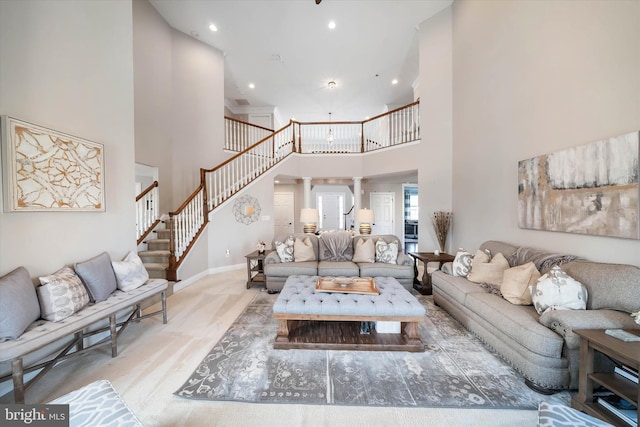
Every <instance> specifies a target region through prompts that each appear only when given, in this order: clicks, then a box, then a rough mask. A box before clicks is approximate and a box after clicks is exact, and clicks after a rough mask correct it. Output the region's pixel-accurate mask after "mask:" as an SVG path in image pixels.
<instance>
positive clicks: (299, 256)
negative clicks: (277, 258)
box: [293, 237, 316, 262]
mask: <svg viewBox="0 0 640 427" xmlns="http://www.w3.org/2000/svg"><path fill="white" fill-rule="evenodd" d="M293 259H294V260H295V262H303V261H315V260H316V253H315V252H314V251H313V244H312V243H311V239H309V238H308V237H305V238H304V239H299V238H296V241H295V243H294V244H293Z"/></svg>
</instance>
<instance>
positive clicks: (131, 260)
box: [111, 251, 149, 292]
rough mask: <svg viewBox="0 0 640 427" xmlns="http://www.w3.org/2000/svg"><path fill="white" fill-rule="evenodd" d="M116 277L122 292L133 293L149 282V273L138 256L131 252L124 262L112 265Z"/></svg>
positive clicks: (114, 262)
mask: <svg viewBox="0 0 640 427" xmlns="http://www.w3.org/2000/svg"><path fill="white" fill-rule="evenodd" d="M111 265H112V266H113V271H114V273H115V275H116V283H117V285H118V289H120V290H121V291H125V292H127V291H131V290H133V289H136V288H139V287H140V286H142V285H144V284H145V282H146V281H147V280H149V273H148V272H147V269H146V268H145V267H144V264H143V263H142V260H141V259H140V257H139V256H138V254H137V253H136V252H134V251H131V252H129V253H128V254H127V256H126V257H125V258H124V259H123V260H122V261H113V262H112V263H111Z"/></svg>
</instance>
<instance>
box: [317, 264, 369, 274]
mask: <svg viewBox="0 0 640 427" xmlns="http://www.w3.org/2000/svg"><path fill="white" fill-rule="evenodd" d="M359 273H360V270H359V269H358V265H357V264H356V263H354V262H351V261H320V262H318V276H351V277H357V276H358V275H359Z"/></svg>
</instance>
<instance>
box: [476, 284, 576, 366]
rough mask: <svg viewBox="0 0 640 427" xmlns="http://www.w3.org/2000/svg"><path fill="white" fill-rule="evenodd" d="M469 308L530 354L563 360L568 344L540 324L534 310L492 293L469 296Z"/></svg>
mask: <svg viewBox="0 0 640 427" xmlns="http://www.w3.org/2000/svg"><path fill="white" fill-rule="evenodd" d="M465 305H466V307H467V308H468V309H470V310H471V311H473V312H474V313H476V314H477V315H478V316H480V317H481V318H482V319H484V320H486V321H487V322H488V323H489V324H491V325H496V327H497V328H498V329H499V331H500V332H501V333H503V334H506V335H507V336H509V338H511V339H513V340H514V341H516V342H517V343H518V344H520V345H521V346H523V347H524V348H526V349H527V350H529V351H531V352H533V353H535V354H540V355H543V356H547V357H553V358H558V359H560V358H561V357H562V346H563V343H564V340H563V339H562V337H561V336H559V335H558V334H556V333H555V332H553V331H552V330H550V329H549V328H547V327H545V326H543V325H541V324H540V323H539V322H538V313H536V310H535V309H534V308H533V307H531V306H522V305H513V304H511V303H509V302H508V301H506V300H504V299H503V298H501V297H499V296H497V295H493V294H490V293H469V294H467V298H466V304H465Z"/></svg>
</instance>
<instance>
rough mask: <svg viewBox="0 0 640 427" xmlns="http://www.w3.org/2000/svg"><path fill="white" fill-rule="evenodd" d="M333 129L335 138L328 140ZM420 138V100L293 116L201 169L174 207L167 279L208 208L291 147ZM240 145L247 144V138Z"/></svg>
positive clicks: (360, 149) (348, 147)
mask: <svg viewBox="0 0 640 427" xmlns="http://www.w3.org/2000/svg"><path fill="white" fill-rule="evenodd" d="M229 120H230V121H234V120H235V119H229ZM238 122H240V121H238ZM263 129H266V128H263ZM266 130H269V129H266ZM329 130H331V133H332V136H333V140H332V142H329V141H327V137H328V133H329ZM419 139H420V105H419V101H416V102H413V103H411V104H408V105H406V106H404V107H400V108H396V109H394V110H391V111H389V112H387V113H384V114H380V115H378V116H375V117H373V118H371V119H368V120H365V121H363V122H332V123H330V122H319V123H301V122H297V121H290V122H289V124H288V125H287V126H285V127H283V128H281V129H279V130H277V131H275V132H272V133H270V134H269V135H268V136H266V137H264V138H262V139H261V140H259V141H258V142H256V143H255V144H252V145H250V146H248V147H247V148H245V149H243V150H241V151H240V152H238V153H237V154H236V155H234V156H233V157H231V158H230V159H228V160H226V161H225V162H223V163H221V164H220V165H218V166H216V167H214V168H212V169H200V185H199V187H198V188H197V189H196V190H195V191H194V192H193V193H192V194H191V196H189V198H188V199H187V200H186V201H185V202H184V203H183V204H182V205H181V206H180V207H179V208H178V209H177V210H176V211H175V212H170V213H169V216H170V218H171V219H170V221H169V224H168V225H169V227H170V228H171V239H170V240H171V243H170V246H171V255H170V258H169V268H168V270H167V279H168V280H171V281H176V280H177V269H178V267H179V266H180V264H181V263H182V261H183V260H184V258H185V256H186V255H187V254H188V252H189V250H190V249H191V248H192V247H193V245H194V244H195V241H196V239H197V238H198V236H199V235H200V234H201V233H202V231H203V230H204V228H205V227H206V225H207V223H208V214H209V213H210V212H211V211H212V210H214V209H215V208H216V207H219V206H220V205H222V204H223V203H224V202H225V201H227V200H229V199H230V198H231V197H232V196H234V195H235V194H237V193H238V192H239V191H240V190H242V189H243V188H245V187H246V186H247V185H249V184H250V183H251V182H253V181H255V180H256V179H257V178H258V177H260V176H261V175H262V174H264V173H265V172H267V171H269V170H270V169H271V168H273V167H274V166H276V165H277V164H278V163H279V162H281V161H282V160H284V159H285V158H286V157H287V156H289V155H290V154H291V153H295V152H298V153H300V154H308V153H326V154H338V153H366V152H371V151H375V150H379V149H382V148H388V147H393V146H396V145H400V144H405V143H408V142H412V141H416V140H419ZM226 144H227V143H226V142H225V148H227V145H226ZM233 146H234V145H233V144H231V145H230V147H233ZM236 146H237V147H241V146H242V142H239V143H238V145H236ZM229 149H230V150H232V149H233V148H229Z"/></svg>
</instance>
